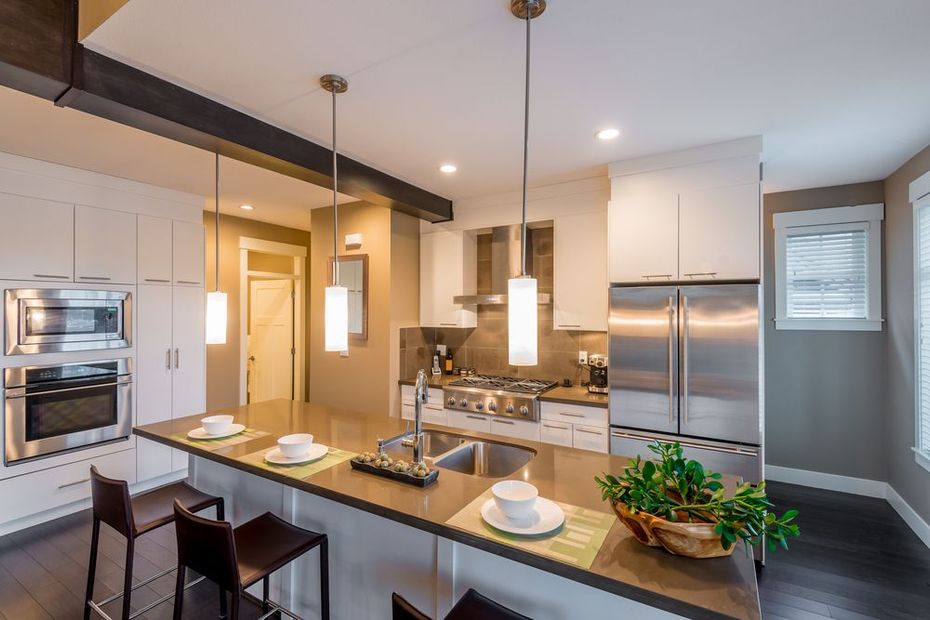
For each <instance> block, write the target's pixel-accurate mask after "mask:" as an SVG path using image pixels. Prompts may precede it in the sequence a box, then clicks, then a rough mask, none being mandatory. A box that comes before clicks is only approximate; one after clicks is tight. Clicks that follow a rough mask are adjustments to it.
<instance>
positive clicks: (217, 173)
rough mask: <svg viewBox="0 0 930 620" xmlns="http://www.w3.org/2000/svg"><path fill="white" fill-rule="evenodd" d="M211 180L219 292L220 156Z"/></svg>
mask: <svg viewBox="0 0 930 620" xmlns="http://www.w3.org/2000/svg"><path fill="white" fill-rule="evenodd" d="M213 180H214V182H215V184H216V186H215V188H214V189H215V190H216V194H215V195H216V198H215V200H216V204H215V205H214V206H215V207H216V209H215V210H216V225H215V227H214V228H215V230H214V233H215V235H214V236H215V242H216V243H215V245H216V290H217V292H219V290H220V154H219V153H217V154H216V166H215V169H214V171H213Z"/></svg>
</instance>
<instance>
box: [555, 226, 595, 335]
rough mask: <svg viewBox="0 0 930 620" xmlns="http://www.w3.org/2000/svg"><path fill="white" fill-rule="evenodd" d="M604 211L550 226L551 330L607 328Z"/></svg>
mask: <svg viewBox="0 0 930 620" xmlns="http://www.w3.org/2000/svg"><path fill="white" fill-rule="evenodd" d="M606 224H607V213H606V212H604V211H594V212H590V213H580V214H577V215H566V216H561V217H557V218H556V219H555V221H554V225H553V265H552V266H553V296H552V297H553V299H552V327H553V329H566V330H586V331H607V287H608V283H607V225H606Z"/></svg>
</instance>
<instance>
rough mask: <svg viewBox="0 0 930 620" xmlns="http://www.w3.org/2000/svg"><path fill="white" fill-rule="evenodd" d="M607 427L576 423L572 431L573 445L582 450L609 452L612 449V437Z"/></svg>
mask: <svg viewBox="0 0 930 620" xmlns="http://www.w3.org/2000/svg"><path fill="white" fill-rule="evenodd" d="M608 435H609V432H608V429H606V428H600V427H597V426H582V425H580V424H575V425H574V429H573V432H572V446H573V447H575V448H580V449H582V450H593V451H595V452H607V451H608V450H609V449H610V437H609V436H608Z"/></svg>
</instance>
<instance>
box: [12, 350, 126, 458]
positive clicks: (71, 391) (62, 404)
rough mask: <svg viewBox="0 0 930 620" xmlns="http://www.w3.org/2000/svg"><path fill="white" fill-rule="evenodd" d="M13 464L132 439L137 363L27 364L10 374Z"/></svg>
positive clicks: (121, 360)
mask: <svg viewBox="0 0 930 620" xmlns="http://www.w3.org/2000/svg"><path fill="white" fill-rule="evenodd" d="M3 387H4V390H3V395H4V401H5V407H4V427H5V431H6V432H5V441H4V451H3V461H4V463H5V464H7V465H11V464H13V463H18V462H20V461H25V460H28V459H34V458H38V457H43V456H48V455H51V454H55V453H58V452H63V451H66V450H75V449H79V448H87V447H89V446H92V445H95V444H100V443H104V442H109V441H116V440H121V439H127V438H128V437H129V433H130V431H131V429H132V360H130V359H117V360H107V361H98V362H78V363H71V364H60V365H57V366H27V367H22V368H7V369H6V370H5V371H4V385H3Z"/></svg>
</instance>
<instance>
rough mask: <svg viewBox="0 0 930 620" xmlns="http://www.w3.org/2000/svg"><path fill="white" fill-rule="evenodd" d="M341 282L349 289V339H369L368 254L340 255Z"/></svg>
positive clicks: (329, 271) (329, 272) (331, 282)
mask: <svg viewBox="0 0 930 620" xmlns="http://www.w3.org/2000/svg"><path fill="white" fill-rule="evenodd" d="M327 273H328V274H329V275H328V276H327V286H332V285H333V257H332V256H330V257H329V270H328V271H327ZM339 284H340V285H341V286H344V287H346V288H347V289H349V339H350V340H368V255H367V254H350V255H346V256H340V257H339Z"/></svg>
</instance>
